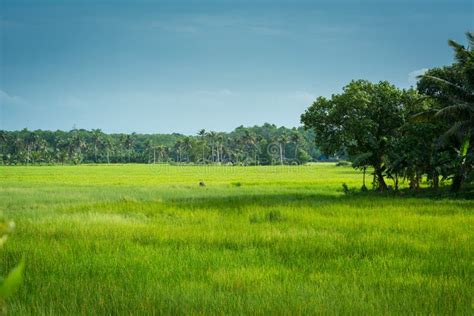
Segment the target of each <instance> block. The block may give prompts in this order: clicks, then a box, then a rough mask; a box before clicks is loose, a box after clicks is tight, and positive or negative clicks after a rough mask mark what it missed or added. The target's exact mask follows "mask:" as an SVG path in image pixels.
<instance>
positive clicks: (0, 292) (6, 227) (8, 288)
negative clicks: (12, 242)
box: [0, 216, 25, 314]
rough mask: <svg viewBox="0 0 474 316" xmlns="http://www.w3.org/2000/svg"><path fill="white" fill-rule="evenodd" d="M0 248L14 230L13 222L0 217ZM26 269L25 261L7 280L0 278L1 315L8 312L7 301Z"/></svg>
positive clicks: (21, 279)
mask: <svg viewBox="0 0 474 316" xmlns="http://www.w3.org/2000/svg"><path fill="white" fill-rule="evenodd" d="M0 218H1V222H0V235H1V236H2V237H1V238H0V247H3V246H4V244H5V242H6V241H7V238H8V234H9V233H10V232H11V231H12V230H13V227H14V224H13V222H9V223H7V222H5V220H4V219H3V217H2V216H0ZM24 268H25V263H24V260H21V261H20V263H19V264H18V265H17V266H15V267H14V268H13V269H11V270H10V272H9V273H8V275H7V276H6V277H5V278H2V277H0V313H2V314H3V313H4V312H5V311H6V307H5V300H6V299H7V298H9V297H10V296H12V295H13V294H14V293H15V292H16V291H17V290H18V288H19V287H20V285H21V283H22V281H23V270H24Z"/></svg>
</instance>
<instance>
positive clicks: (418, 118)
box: [409, 109, 438, 123]
mask: <svg viewBox="0 0 474 316" xmlns="http://www.w3.org/2000/svg"><path fill="white" fill-rule="evenodd" d="M436 113H438V111H437V110H435V109H429V110H426V111H423V112H420V113H417V114H415V115H412V116H411V117H410V119H409V120H410V122H414V123H421V122H428V121H430V120H432V119H433V118H434V117H435V115H436Z"/></svg>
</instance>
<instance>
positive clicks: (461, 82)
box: [418, 32, 474, 191]
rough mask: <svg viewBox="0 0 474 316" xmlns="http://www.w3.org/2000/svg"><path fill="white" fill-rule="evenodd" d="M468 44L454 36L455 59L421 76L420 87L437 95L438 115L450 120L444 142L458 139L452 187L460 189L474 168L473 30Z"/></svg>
mask: <svg viewBox="0 0 474 316" xmlns="http://www.w3.org/2000/svg"><path fill="white" fill-rule="evenodd" d="M466 36H467V39H468V43H469V44H468V47H465V46H463V45H461V44H459V43H457V42H455V41H453V40H450V41H449V42H448V43H449V45H450V46H451V47H453V49H454V53H455V60H456V63H455V64H453V65H452V66H450V67H444V68H441V69H440V68H435V69H432V70H430V71H428V72H427V73H426V74H425V75H423V76H421V80H420V82H419V84H418V89H420V90H422V91H423V92H425V93H427V94H430V95H432V96H434V97H435V98H437V99H438V100H439V101H440V102H439V103H440V104H441V105H442V107H441V109H439V110H437V111H433V112H432V113H433V114H434V115H433V116H434V118H435V119H439V120H443V121H446V122H449V129H448V130H447V131H446V132H445V133H444V135H443V136H442V140H443V142H444V143H446V142H449V141H450V139H452V138H453V137H454V138H457V139H458V153H459V161H460V163H459V168H458V170H457V172H456V174H455V175H454V177H453V184H452V190H453V191H458V190H459V189H460V188H461V186H462V184H463V182H464V180H465V178H466V177H467V175H468V173H469V172H470V171H471V169H472V161H469V160H470V159H469V157H470V153H472V148H473V146H474V33H473V32H468V33H466Z"/></svg>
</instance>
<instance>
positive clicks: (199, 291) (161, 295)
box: [0, 163, 474, 315]
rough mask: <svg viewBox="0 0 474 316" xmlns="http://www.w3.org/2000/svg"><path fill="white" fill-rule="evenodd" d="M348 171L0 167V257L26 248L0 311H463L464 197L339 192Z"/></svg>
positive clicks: (466, 283) (468, 207) (357, 175)
mask: <svg viewBox="0 0 474 316" xmlns="http://www.w3.org/2000/svg"><path fill="white" fill-rule="evenodd" d="M361 176H362V175H361V172H360V171H358V170H353V169H352V168H350V167H336V166H335V164H333V163H316V164H313V165H305V166H250V167H239V166H218V165H206V166H191V165H178V166H169V165H161V164H157V165H144V164H141V165H139V164H127V165H99V166H90V165H80V166H41V167H37V166H28V167H27V166H15V167H10V166H0V180H1V183H2V185H0V209H4V210H5V215H6V216H7V217H8V218H11V219H13V220H15V222H17V223H18V226H19V227H21V228H19V229H17V230H16V232H15V238H12V239H11V240H9V244H8V247H5V249H4V250H5V251H4V255H3V256H2V257H1V259H2V262H0V263H1V266H6V265H7V264H8V265H9V264H11V263H12V262H14V261H15V260H16V258H18V255H19V254H22V253H27V254H28V277H27V278H25V280H24V284H23V285H22V289H23V288H24V289H25V290H24V291H23V290H21V291H19V292H17V294H16V295H14V296H13V297H11V298H10V299H9V306H8V307H9V312H10V313H11V314H12V315H46V314H47V315H71V314H74V315H82V314H87V315H90V314H93V315H110V314H114V315H116V314H119V315H122V314H138V315H153V314H156V315H159V314H229V315H235V314H245V315H248V314H251V315H255V314H257V315H261V314H269V315H275V314H364V315H366V314H370V315H377V314H386V313H387V312H388V311H389V312H390V313H393V314H400V315H405V314H412V313H417V314H436V315H438V314H441V315H452V314H459V315H466V314H471V311H472V276H473V266H472V262H473V259H474V258H473V252H472V241H473V238H474V232H473V230H472V227H473V225H474V214H473V212H472V210H473V208H474V201H472V200H467V199H452V198H450V199H444V198H443V199H436V200H434V199H432V198H426V197H424V196H423V195H421V194H418V195H416V196H410V195H404V196H403V197H402V196H400V194H396V195H395V194H389V193H387V194H384V195H381V194H370V193H366V194H359V193H357V192H355V191H354V192H352V193H351V194H348V195H345V194H343V192H342V190H341V183H346V184H347V186H348V188H349V189H350V190H352V189H353V188H357V187H359V186H360V185H359V182H360V179H361ZM201 180H202V181H204V182H205V183H206V188H205V189H203V188H201V187H200V186H199V184H198V182H199V181H201ZM234 183H241V186H235V185H233V184H234ZM423 186H425V184H423ZM404 188H406V186H404V185H403V184H402V185H401V190H402V192H405V191H404Z"/></svg>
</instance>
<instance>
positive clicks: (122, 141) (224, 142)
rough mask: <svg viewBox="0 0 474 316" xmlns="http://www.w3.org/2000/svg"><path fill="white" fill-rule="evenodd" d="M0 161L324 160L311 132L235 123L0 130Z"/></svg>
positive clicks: (241, 162)
mask: <svg viewBox="0 0 474 316" xmlns="http://www.w3.org/2000/svg"><path fill="white" fill-rule="evenodd" d="M0 150H1V153H0V163H1V164H6V165H12V164H45V163H46V164H55V163H57V164H71V163H73V164H80V163H130V162H134V163H161V162H178V163H199V164H208V163H217V164H226V163H231V164H239V165H268V164H301V163H305V162H308V161H311V160H326V159H327V158H326V157H325V156H323V155H321V153H320V152H319V151H318V149H317V148H316V147H315V145H314V133H313V132H312V131H305V130H304V129H303V128H293V129H288V128H285V127H279V128H278V127H276V126H275V125H272V124H264V125H263V126H254V127H248V128H246V127H243V126H240V127H238V128H236V129H235V130H234V131H232V132H230V133H217V132H213V131H210V132H206V131H205V130H201V131H199V132H198V133H197V135H196V136H184V135H181V134H171V135H166V134H154V135H146V134H135V133H134V134H105V133H103V132H102V131H101V130H99V129H95V130H92V131H87V130H83V129H73V130H71V131H69V132H63V131H54V132H53V131H41V130H37V131H29V130H27V129H24V130H22V131H0Z"/></svg>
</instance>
